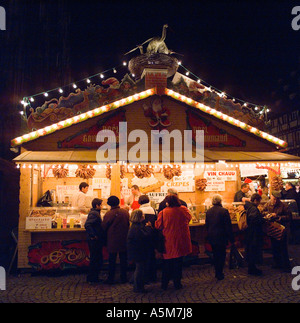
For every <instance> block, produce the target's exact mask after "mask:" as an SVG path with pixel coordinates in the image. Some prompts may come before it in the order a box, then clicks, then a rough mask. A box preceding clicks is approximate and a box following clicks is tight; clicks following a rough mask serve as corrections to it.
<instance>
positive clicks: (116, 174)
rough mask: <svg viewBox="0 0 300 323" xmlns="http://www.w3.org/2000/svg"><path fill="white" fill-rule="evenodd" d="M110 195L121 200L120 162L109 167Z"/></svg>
mask: <svg viewBox="0 0 300 323" xmlns="http://www.w3.org/2000/svg"><path fill="white" fill-rule="evenodd" d="M110 194H111V195H115V196H117V197H118V198H119V199H120V198H121V177H120V162H117V163H116V164H113V165H112V167H111V188H110Z"/></svg>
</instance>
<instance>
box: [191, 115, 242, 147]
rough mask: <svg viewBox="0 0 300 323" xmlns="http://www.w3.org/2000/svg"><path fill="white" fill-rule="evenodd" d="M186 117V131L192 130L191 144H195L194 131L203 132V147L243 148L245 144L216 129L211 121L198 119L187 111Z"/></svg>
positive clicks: (198, 117) (197, 116) (222, 130)
mask: <svg viewBox="0 0 300 323" xmlns="http://www.w3.org/2000/svg"><path fill="white" fill-rule="evenodd" d="M186 115H187V129H189V130H192V138H193V143H195V142H196V130H203V131H204V147H205V148H212V147H245V146H246V142H245V141H243V140H241V139H239V138H237V137H235V136H233V135H231V134H229V133H227V132H226V131H225V130H224V129H221V128H218V127H217V126H215V125H214V124H213V123H212V122H211V121H209V120H207V119H205V118H203V117H200V116H199V115H198V114H196V113H193V112H191V111H189V110H187V111H186Z"/></svg>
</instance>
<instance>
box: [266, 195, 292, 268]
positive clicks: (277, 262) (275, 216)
mask: <svg viewBox="0 0 300 323" xmlns="http://www.w3.org/2000/svg"><path fill="white" fill-rule="evenodd" d="M280 198H281V193H280V192H279V191H273V192H272V193H271V199H270V201H269V202H268V203H266V204H265V206H264V208H263V210H262V214H263V215H266V217H267V219H268V220H269V221H276V222H278V223H280V224H281V225H283V226H284V227H285V230H284V233H283V236H282V238H281V240H276V239H275V238H273V237H270V240H271V245H272V252H273V259H274V265H273V268H279V269H282V270H283V271H285V272H291V264H290V259H289V253H288V236H289V232H290V222H291V220H292V213H291V212H290V211H289V209H288V206H287V205H286V204H284V203H282V202H281V200H280Z"/></svg>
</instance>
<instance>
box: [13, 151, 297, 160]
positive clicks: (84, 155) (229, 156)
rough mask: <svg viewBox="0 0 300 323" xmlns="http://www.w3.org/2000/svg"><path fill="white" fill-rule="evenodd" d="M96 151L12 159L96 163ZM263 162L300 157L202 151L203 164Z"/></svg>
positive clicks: (28, 154)
mask: <svg viewBox="0 0 300 323" xmlns="http://www.w3.org/2000/svg"><path fill="white" fill-rule="evenodd" d="M96 153H97V150H88V151H87V150H84V151H25V152H23V153H22V154H20V155H19V156H18V157H16V158H15V159H14V161H15V162H17V163H18V162H19V163H79V162H83V163H85V162H86V163H97V159H96ZM218 160H226V162H264V161H266V162H267V161H274V162H275V161H278V162H280V161H300V157H296V156H293V155H288V154H284V153H281V152H276V151H275V152H242V151H230V152H226V151H222V152H218V151H212V150H205V151H204V161H205V162H217V161H218Z"/></svg>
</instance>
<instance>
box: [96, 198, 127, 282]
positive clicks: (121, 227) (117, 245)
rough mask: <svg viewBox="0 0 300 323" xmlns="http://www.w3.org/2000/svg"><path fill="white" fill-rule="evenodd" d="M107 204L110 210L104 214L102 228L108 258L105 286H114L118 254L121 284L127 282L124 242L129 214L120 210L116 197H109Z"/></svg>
mask: <svg viewBox="0 0 300 323" xmlns="http://www.w3.org/2000/svg"><path fill="white" fill-rule="evenodd" d="M107 204H108V205H109V206H110V207H111V209H110V210H109V211H108V212H106V214H105V216H104V218H103V221H102V228H103V229H104V230H105V231H106V233H107V251H108V253H109V258H108V278H107V280H106V281H105V283H107V284H114V279H115V271H116V259H117V255H118V254H119V258H120V269H121V283H126V282H127V252H126V251H127V250H126V241H127V234H128V230H129V213H128V211H127V210H125V209H123V208H120V205H119V204H120V200H119V198H118V197H117V196H114V195H113V196H110V197H109V198H108V199H107Z"/></svg>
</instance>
